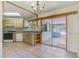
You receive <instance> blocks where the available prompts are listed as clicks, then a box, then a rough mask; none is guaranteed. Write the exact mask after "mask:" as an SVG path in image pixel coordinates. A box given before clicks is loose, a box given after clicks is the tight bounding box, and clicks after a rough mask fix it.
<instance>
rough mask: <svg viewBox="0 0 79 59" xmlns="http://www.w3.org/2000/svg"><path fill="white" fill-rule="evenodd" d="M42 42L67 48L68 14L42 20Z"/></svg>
mask: <svg viewBox="0 0 79 59" xmlns="http://www.w3.org/2000/svg"><path fill="white" fill-rule="evenodd" d="M42 43H43V44H48V45H51V46H56V47H61V48H66V16H62V17H57V18H51V19H45V20H43V21H42Z"/></svg>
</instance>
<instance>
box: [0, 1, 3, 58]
mask: <svg viewBox="0 0 79 59" xmlns="http://www.w3.org/2000/svg"><path fill="white" fill-rule="evenodd" d="M2 37H3V36H2V2H1V1H0V57H2Z"/></svg>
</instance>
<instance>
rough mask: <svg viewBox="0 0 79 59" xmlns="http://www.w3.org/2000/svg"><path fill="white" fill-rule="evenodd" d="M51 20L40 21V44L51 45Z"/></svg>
mask: <svg viewBox="0 0 79 59" xmlns="http://www.w3.org/2000/svg"><path fill="white" fill-rule="evenodd" d="M50 22H51V20H43V21H42V43H43V44H48V45H51V32H50V25H51V23H50Z"/></svg>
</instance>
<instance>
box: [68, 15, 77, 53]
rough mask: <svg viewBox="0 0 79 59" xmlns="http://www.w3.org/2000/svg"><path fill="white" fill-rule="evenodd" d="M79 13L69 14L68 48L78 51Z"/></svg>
mask: <svg viewBox="0 0 79 59" xmlns="http://www.w3.org/2000/svg"><path fill="white" fill-rule="evenodd" d="M77 16H78V14H72V15H68V16H67V50H68V51H71V52H76V53H77V39H78V38H77V36H78V30H77V29H78V17H77Z"/></svg>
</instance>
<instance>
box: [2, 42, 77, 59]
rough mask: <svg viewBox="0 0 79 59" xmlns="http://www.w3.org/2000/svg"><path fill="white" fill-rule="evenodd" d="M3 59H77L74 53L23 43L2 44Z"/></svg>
mask: <svg viewBox="0 0 79 59" xmlns="http://www.w3.org/2000/svg"><path fill="white" fill-rule="evenodd" d="M3 58H77V55H76V54H74V53H70V52H67V51H66V50H64V49H60V48H56V47H50V46H46V45H43V44H39V45H36V46H30V45H28V44H26V43H23V42H18V43H4V46H3Z"/></svg>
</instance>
